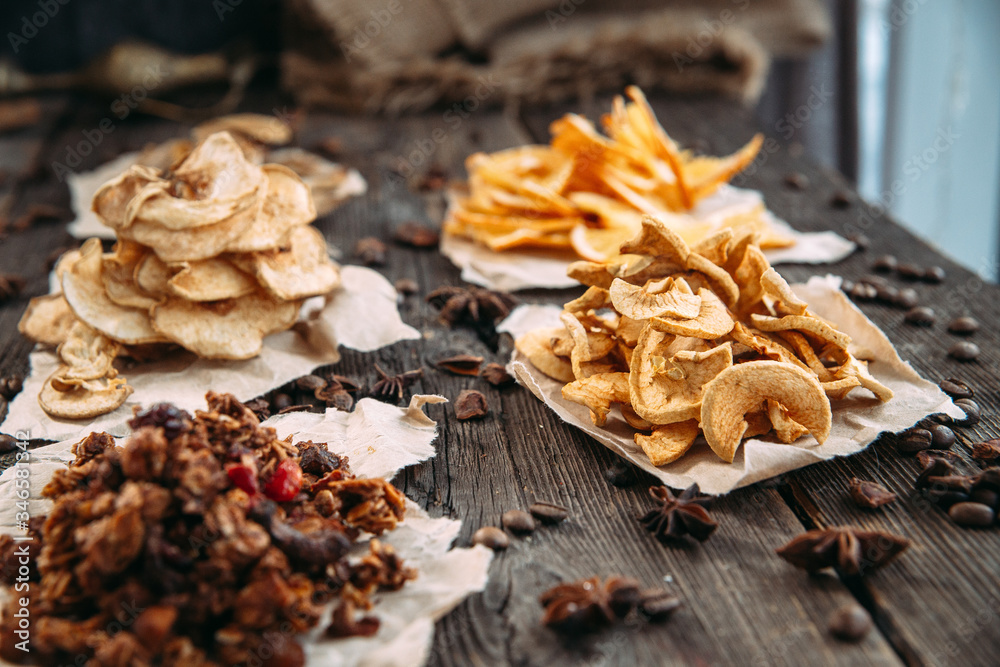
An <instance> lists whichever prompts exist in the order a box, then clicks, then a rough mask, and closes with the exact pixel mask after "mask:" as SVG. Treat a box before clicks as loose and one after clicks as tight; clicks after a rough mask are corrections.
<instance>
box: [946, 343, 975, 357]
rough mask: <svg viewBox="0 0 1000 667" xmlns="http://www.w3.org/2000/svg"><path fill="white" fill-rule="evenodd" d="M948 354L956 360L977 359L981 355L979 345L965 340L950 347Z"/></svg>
mask: <svg viewBox="0 0 1000 667" xmlns="http://www.w3.org/2000/svg"><path fill="white" fill-rule="evenodd" d="M948 356H949V357H951V358H952V359H955V360H956V361H975V360H976V359H977V358H978V357H979V346H978V345H976V344H975V343H970V342H969V341H967V340H963V341H960V342H958V343H955V344H954V345H952V346H951V347H949V348H948Z"/></svg>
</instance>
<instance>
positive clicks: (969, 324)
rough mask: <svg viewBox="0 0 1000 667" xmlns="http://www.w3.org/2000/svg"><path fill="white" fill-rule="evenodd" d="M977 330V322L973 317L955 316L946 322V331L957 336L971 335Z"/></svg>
mask: <svg viewBox="0 0 1000 667" xmlns="http://www.w3.org/2000/svg"><path fill="white" fill-rule="evenodd" d="M977 331H979V322H978V321H977V320H976V318H974V317H969V316H968V315H965V316H963V317H956V318H955V319H953V320H952V321H951V322H949V323H948V332H949V333H953V334H956V335H958V336H971V335H972V334H974V333H976V332H977Z"/></svg>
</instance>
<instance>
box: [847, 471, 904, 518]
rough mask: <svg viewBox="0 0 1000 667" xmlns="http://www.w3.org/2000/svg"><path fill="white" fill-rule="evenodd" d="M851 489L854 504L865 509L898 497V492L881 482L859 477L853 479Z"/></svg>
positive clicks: (876, 506)
mask: <svg viewBox="0 0 1000 667" xmlns="http://www.w3.org/2000/svg"><path fill="white" fill-rule="evenodd" d="M850 491H851V499H852V500H854V504H855V505H857V506H858V507H862V508H864V509H870V510H873V509H876V508H878V507H882V505H886V504H888V503H891V502H892V501H894V500H895V499H896V494H895V493H893V492H892V491H890V490H889V489H887V488H885V487H884V486H882V485H881V484H877V483H875V482H868V481H865V480H861V479H858V478H857V477H855V478H853V479H851V486H850Z"/></svg>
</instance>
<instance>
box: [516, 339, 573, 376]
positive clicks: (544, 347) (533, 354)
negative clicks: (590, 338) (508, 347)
mask: <svg viewBox="0 0 1000 667" xmlns="http://www.w3.org/2000/svg"><path fill="white" fill-rule="evenodd" d="M564 331H565V327H555V328H552V329H536V330H535V331H529V332H528V333H526V334H524V335H523V336H521V337H520V338H518V339H517V340H516V341H514V346H515V347H516V348H517V351H518V352H520V353H521V354H523V355H524V356H526V357H527V358H528V361H530V362H531V364H532V365H533V366H534V367H535V368H537V369H538V370H540V371H541V372H542V373H545V374H546V375H548V376H549V377H550V378H552V379H554V380H558V381H559V382H573V381H574V380H575V379H576V376H575V375H574V374H573V366H572V364H570V362H569V360H568V359H566V358H565V357H561V356H559V355H557V354H556V353H555V352H553V351H552V339H553V338H554V337H555V336H557V335H559V334H560V333H561V332H564Z"/></svg>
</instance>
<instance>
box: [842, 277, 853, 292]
mask: <svg viewBox="0 0 1000 667" xmlns="http://www.w3.org/2000/svg"><path fill="white" fill-rule="evenodd" d="M854 285H855V283H854V281H853V280H848V279H847V278H843V279H842V280H841V281H840V291H841V292H843V293H844V294H848V295H850V293H851V290H853V289H854Z"/></svg>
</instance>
